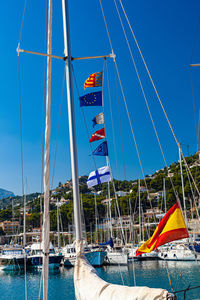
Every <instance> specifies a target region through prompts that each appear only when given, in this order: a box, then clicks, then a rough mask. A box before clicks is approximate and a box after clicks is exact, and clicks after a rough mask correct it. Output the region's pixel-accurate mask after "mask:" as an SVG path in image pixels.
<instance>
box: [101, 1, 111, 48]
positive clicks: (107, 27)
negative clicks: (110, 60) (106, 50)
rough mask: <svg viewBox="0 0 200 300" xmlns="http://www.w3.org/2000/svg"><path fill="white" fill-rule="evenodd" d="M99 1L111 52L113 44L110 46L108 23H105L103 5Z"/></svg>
mask: <svg viewBox="0 0 200 300" xmlns="http://www.w3.org/2000/svg"><path fill="white" fill-rule="evenodd" d="M99 3H100V6H101V11H102V14H103V19H104V23H105V26H106V31H107V35H108V39H109V43H110V48H111V51H112V53H113V46H112V42H111V38H110V34H109V30H108V25H107V22H106V18H105V14H104V10H103V6H102V3H101V0H99Z"/></svg>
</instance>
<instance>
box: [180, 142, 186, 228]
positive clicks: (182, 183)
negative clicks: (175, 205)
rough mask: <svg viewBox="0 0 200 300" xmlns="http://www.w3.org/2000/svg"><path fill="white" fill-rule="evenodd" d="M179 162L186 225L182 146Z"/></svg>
mask: <svg viewBox="0 0 200 300" xmlns="http://www.w3.org/2000/svg"><path fill="white" fill-rule="evenodd" d="M179 163H180V170H181V185H182V193H183V207H184V216H185V222H186V225H187V214H186V205H185V190H184V182H183V168H182V159H181V151H180V147H179Z"/></svg>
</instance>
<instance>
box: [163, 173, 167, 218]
mask: <svg viewBox="0 0 200 300" xmlns="http://www.w3.org/2000/svg"><path fill="white" fill-rule="evenodd" d="M163 198H164V204H165V214H166V212H167V202H166V188H165V178H163Z"/></svg>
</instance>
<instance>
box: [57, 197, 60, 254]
mask: <svg viewBox="0 0 200 300" xmlns="http://www.w3.org/2000/svg"><path fill="white" fill-rule="evenodd" d="M56 205H57V234H58V249H59V248H60V224H59V205H60V203H59V202H58V198H57V203H56Z"/></svg>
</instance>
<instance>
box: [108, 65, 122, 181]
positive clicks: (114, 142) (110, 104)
mask: <svg viewBox="0 0 200 300" xmlns="http://www.w3.org/2000/svg"><path fill="white" fill-rule="evenodd" d="M105 65H106V73H107V82H108V99H109V106H110V116H111V124H112V136H113V144H114V145H113V146H114V153H115V163H116V170H117V177H118V175H119V173H118V164H117V150H116V140H115V131H114V123H113V113H112V103H111V95H110V82H109V76H108V64H107V62H106V63H105Z"/></svg>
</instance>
